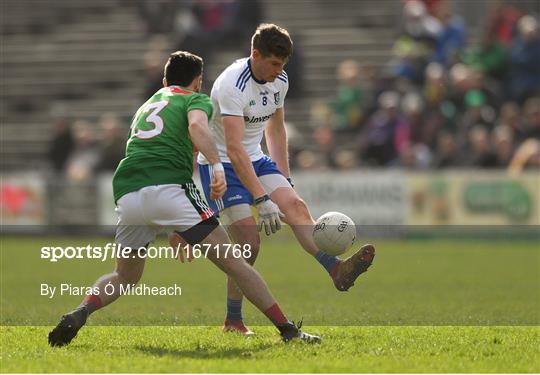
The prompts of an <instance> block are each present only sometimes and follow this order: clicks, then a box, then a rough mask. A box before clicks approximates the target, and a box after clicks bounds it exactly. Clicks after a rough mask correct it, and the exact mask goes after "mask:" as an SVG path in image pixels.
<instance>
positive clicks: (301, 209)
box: [285, 196, 309, 217]
mask: <svg viewBox="0 0 540 375" xmlns="http://www.w3.org/2000/svg"><path fill="white" fill-rule="evenodd" d="M286 207H287V208H286V210H285V211H286V212H285V214H286V215H287V214H290V215H294V217H304V216H306V215H307V216H309V210H308V207H307V204H306V202H304V200H303V199H302V198H300V197H298V196H296V197H294V198H292V199H291V200H290V202H288V204H287V205H286Z"/></svg>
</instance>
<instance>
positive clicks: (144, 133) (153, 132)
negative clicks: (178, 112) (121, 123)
mask: <svg viewBox="0 0 540 375" xmlns="http://www.w3.org/2000/svg"><path fill="white" fill-rule="evenodd" d="M167 104H169V101H167V100H161V101H159V102H154V103H150V104H148V105H147V106H146V107H144V109H143V110H142V111H141V112H139V114H138V115H137V116H136V117H135V118H134V119H133V123H132V124H131V135H132V136H135V137H137V138H140V139H150V138H154V137H155V136H158V135H160V134H161V132H162V131H163V127H164V126H165V124H164V122H163V119H162V118H161V117H160V116H159V112H161V111H162V110H163V108H165V107H166V106H167ZM147 112H150V114H149V115H148V116H147V117H146V119H145V121H144V122H141V117H142V116H143V115H144V114H145V113H147ZM141 124H152V125H153V126H154V127H153V128H152V129H146V130H145V129H140V128H139V126H140V125H141Z"/></svg>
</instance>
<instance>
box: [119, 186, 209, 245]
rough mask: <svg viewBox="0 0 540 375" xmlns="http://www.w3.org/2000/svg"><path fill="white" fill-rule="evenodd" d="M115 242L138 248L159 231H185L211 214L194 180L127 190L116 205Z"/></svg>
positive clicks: (149, 240) (152, 239) (154, 236)
mask: <svg viewBox="0 0 540 375" xmlns="http://www.w3.org/2000/svg"><path fill="white" fill-rule="evenodd" d="M116 206H117V207H116V212H117V214H118V226H117V228H116V238H115V241H116V243H118V244H120V245H121V246H122V247H130V248H133V249H135V248H140V247H143V246H146V245H147V244H148V243H149V242H152V241H154V240H155V238H156V235H157V234H159V233H162V232H171V231H178V232H185V231H186V230H188V229H190V228H192V227H193V226H195V225H197V224H199V223H200V222H202V221H204V220H207V219H209V218H211V217H212V216H214V212H213V211H212V209H211V208H210V207H208V205H207V204H206V202H205V201H204V199H203V198H202V197H201V194H200V193H199V191H198V190H197V187H196V186H195V184H193V183H187V184H182V185H177V184H170V185H154V186H147V187H144V188H142V189H140V190H137V191H134V192H131V193H128V194H126V195H124V196H123V197H121V198H120V199H119V200H118V202H117V205H116Z"/></svg>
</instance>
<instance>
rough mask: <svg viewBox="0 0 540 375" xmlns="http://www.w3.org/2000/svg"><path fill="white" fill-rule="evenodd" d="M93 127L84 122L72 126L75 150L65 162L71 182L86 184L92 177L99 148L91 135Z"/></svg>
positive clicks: (79, 121)
mask: <svg viewBox="0 0 540 375" xmlns="http://www.w3.org/2000/svg"><path fill="white" fill-rule="evenodd" d="M93 128H94V125H93V124H91V123H90V122H88V121H85V120H77V121H75V123H74V124H73V129H74V132H75V148H74V150H73V153H72V154H71V156H70V158H69V159H68V161H67V165H66V168H67V169H66V172H67V177H68V179H69V180H70V181H72V182H86V181H89V180H90V179H91V178H92V176H93V175H94V169H95V167H96V165H97V163H98V161H99V148H98V147H97V144H96V142H95V139H94V136H93V134H94V133H95V131H93Z"/></svg>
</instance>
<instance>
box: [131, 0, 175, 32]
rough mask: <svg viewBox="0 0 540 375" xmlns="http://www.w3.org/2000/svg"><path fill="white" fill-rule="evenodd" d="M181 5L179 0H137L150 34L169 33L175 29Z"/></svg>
mask: <svg viewBox="0 0 540 375" xmlns="http://www.w3.org/2000/svg"><path fill="white" fill-rule="evenodd" d="M180 5H181V2H180V1H177V0H137V7H138V10H139V14H140V16H141V18H142V20H143V21H144V26H145V29H146V32H147V34H148V35H153V34H167V33H169V32H171V31H172V30H173V27H174V22H175V18H176V14H177V12H178V10H179V7H180Z"/></svg>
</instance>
